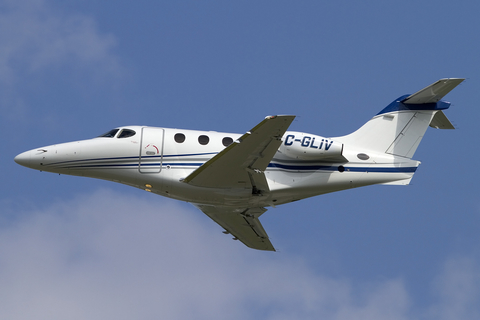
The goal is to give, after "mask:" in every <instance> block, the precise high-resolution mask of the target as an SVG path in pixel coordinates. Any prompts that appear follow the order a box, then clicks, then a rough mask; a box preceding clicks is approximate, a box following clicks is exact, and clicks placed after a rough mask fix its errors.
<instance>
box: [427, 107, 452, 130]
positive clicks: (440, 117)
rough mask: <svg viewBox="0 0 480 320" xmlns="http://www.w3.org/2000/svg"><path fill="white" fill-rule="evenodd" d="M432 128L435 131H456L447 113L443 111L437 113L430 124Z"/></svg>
mask: <svg viewBox="0 0 480 320" xmlns="http://www.w3.org/2000/svg"><path fill="white" fill-rule="evenodd" d="M430 127H432V128H435V129H455V127H454V126H453V124H452V123H451V122H450V120H448V118H447V116H446V115H445V113H443V111H441V110H440V111H438V112H437V113H435V116H434V117H433V119H432V121H431V122H430Z"/></svg>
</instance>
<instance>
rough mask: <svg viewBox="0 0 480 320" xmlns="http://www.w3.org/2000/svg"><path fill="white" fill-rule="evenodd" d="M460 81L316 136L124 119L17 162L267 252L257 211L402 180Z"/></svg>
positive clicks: (271, 124)
mask: <svg viewBox="0 0 480 320" xmlns="http://www.w3.org/2000/svg"><path fill="white" fill-rule="evenodd" d="M463 80H465V79H462V78H446V79H440V80H438V81H436V82H435V83H433V84H431V85H429V86H427V87H426V88H424V89H422V90H420V91H418V92H416V93H414V94H411V95H403V96H401V97H399V98H398V99H395V100H394V101H393V102H392V103H390V104H389V105H388V106H387V107H385V108H384V109H383V110H382V111H380V112H379V113H378V114H377V115H375V116H374V117H373V118H372V119H371V120H370V121H368V122H367V123H365V124H364V125H363V126H362V127H360V128H359V129H358V130H357V131H355V132H353V133H351V134H348V135H345V136H340V137H331V138H327V137H322V136H318V135H314V134H310V133H304V132H296V131H287V130H288V127H289V126H290V124H291V123H292V121H293V120H294V118H295V116H292V115H277V116H268V117H266V118H265V119H264V120H263V121H261V122H260V123H259V124H257V125H256V126H255V127H253V128H252V129H251V130H250V131H247V132H246V133H244V134H235V133H222V132H212V131H194V130H183V129H169V128H158V127H149V126H124V127H118V128H115V129H113V130H110V131H108V132H107V133H105V134H102V135H101V136H99V137H96V138H93V139H89V140H81V141H74V142H68V143H62V144H55V145H50V146H46V147H42V148H35V149H33V150H30V151H26V152H23V153H21V154H19V155H17V156H16V157H15V162H17V163H18V164H20V165H22V166H25V167H28V168H32V169H36V170H40V171H47V172H53V173H59V174H68V175H74V176H84V177H90V178H97V179H104V180H109V181H113V182H118V183H123V184H126V185H130V186H133V187H136V188H139V189H143V190H146V191H148V192H153V193H155V194H158V195H162V196H166V197H169V198H173V199H177V200H181V201H186V202H190V203H192V204H193V205H195V206H196V207H197V208H198V209H200V210H201V211H203V212H204V213H205V214H206V215H207V216H209V217H210V218H211V219H212V220H213V221H215V222H216V223H218V224H219V225H220V226H221V227H223V229H225V231H223V232H224V233H225V234H231V235H232V236H233V239H234V240H240V241H241V242H243V243H244V244H245V245H246V246H248V247H250V248H254V249H259V250H267V251H275V248H274V247H273V245H272V243H271V242H270V240H269V237H268V235H267V233H266V231H265V229H264V228H263V226H262V224H261V223H260V220H259V217H260V216H261V215H262V214H263V213H264V212H265V211H267V209H266V207H274V206H278V205H281V204H285V203H290V202H294V201H297V200H301V199H305V198H308V197H313V196H317V195H322V194H326V193H329V192H335V191H341V190H346V189H351V188H357V187H362V186H368V185H374V184H384V185H407V184H409V183H410V180H411V179H412V177H413V174H414V173H415V172H416V170H417V167H418V166H419V165H420V162H419V161H416V160H412V157H413V155H414V153H415V151H416V149H417V147H418V145H419V143H420V141H421V139H422V137H423V135H424V134H425V132H426V130H427V128H428V126H430V127H434V128H437V129H454V126H453V125H452V123H451V122H450V121H449V120H448V118H447V117H446V116H445V114H444V112H443V111H444V110H446V109H448V108H449V107H450V102H446V101H443V100H441V99H442V98H443V97H444V96H445V95H446V94H447V93H448V92H450V91H451V90H452V89H454V88H455V87H456V86H457V85H459V84H460V83H461V82H462V81H463Z"/></svg>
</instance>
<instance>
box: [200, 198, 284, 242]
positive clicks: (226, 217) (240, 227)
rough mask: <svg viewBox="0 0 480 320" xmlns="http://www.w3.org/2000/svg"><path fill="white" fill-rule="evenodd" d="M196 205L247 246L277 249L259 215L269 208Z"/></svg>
mask: <svg viewBox="0 0 480 320" xmlns="http://www.w3.org/2000/svg"><path fill="white" fill-rule="evenodd" d="M195 206H196V207H197V208H199V209H200V210H202V211H203V213H205V214H206V215H207V216H209V217H210V218H211V219H212V220H213V221H215V222H216V223H218V224H219V225H220V226H222V227H223V228H224V229H225V230H226V232H224V233H231V234H232V235H233V236H234V238H233V239H235V240H240V241H241V242H243V243H244V244H245V245H246V246H247V247H250V248H253V249H258V250H267V251H275V248H274V247H273V245H272V243H271V242H270V240H269V239H268V235H267V233H266V232H265V230H264V229H263V226H262V224H261V223H260V220H258V217H260V216H261V215H262V214H263V213H264V212H265V211H267V209H265V208H245V209H237V208H232V207H218V206H207V205H199V204H195Z"/></svg>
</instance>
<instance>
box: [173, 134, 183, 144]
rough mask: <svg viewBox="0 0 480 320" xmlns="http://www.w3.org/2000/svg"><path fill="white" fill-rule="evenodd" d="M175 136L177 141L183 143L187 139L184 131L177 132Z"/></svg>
mask: <svg viewBox="0 0 480 320" xmlns="http://www.w3.org/2000/svg"><path fill="white" fill-rule="evenodd" d="M173 138H174V139H175V142H177V143H182V142H184V141H185V135H184V134H183V133H177V134H176V135H175V136H174V137H173Z"/></svg>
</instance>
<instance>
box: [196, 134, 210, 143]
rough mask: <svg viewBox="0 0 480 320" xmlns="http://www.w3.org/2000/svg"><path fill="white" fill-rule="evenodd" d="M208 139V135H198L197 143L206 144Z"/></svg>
mask: <svg viewBox="0 0 480 320" xmlns="http://www.w3.org/2000/svg"><path fill="white" fill-rule="evenodd" d="M209 141H210V138H209V137H208V136H204V135H201V136H199V137H198V143H200V144H201V145H206V144H208V142H209Z"/></svg>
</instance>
